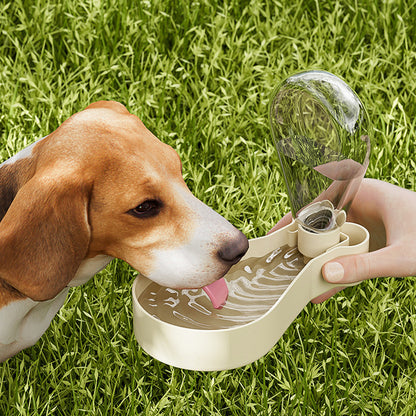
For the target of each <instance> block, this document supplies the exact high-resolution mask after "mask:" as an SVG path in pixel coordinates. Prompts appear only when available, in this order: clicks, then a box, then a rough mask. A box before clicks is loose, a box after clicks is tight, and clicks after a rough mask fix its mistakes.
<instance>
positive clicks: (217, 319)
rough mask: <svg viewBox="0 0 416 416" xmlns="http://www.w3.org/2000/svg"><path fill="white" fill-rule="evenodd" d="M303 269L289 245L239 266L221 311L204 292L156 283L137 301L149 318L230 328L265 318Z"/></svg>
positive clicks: (231, 275) (299, 256) (233, 271)
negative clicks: (172, 287) (177, 288)
mask: <svg viewBox="0 0 416 416" xmlns="http://www.w3.org/2000/svg"><path fill="white" fill-rule="evenodd" d="M304 266H305V263H304V259H303V256H302V254H300V253H299V251H298V250H297V248H296V247H295V248H290V247H289V246H287V245H285V246H283V247H280V248H278V249H276V250H273V251H272V252H270V253H268V254H267V255H265V256H263V257H258V258H255V257H252V258H249V259H247V260H243V261H241V262H239V263H238V264H237V266H234V268H233V269H231V271H230V272H229V273H228V274H227V276H226V281H227V285H228V290H229V295H228V300H227V302H226V304H225V306H224V307H223V308H222V309H214V308H213V306H212V304H211V301H210V299H209V298H208V296H207V295H206V293H205V292H204V291H203V290H202V289H187V290H175V289H170V288H166V287H162V286H159V285H158V284H157V283H151V284H149V286H147V288H146V289H145V290H144V291H143V292H142V294H141V295H140V296H139V299H138V300H139V303H140V304H141V306H142V307H143V308H144V309H145V310H146V311H147V312H148V313H149V314H151V315H152V316H154V317H156V318H158V319H160V320H162V321H165V322H168V323H170V324H173V325H176V326H181V327H185V328H192V329H206V330H210V329H211V330H216V329H225V328H231V327H233V326H239V325H244V324H247V323H249V322H252V321H254V320H255V319H257V318H260V317H261V316H262V315H264V314H265V313H266V312H267V311H268V310H269V309H270V308H271V307H272V306H273V305H274V304H275V303H276V301H277V300H278V299H279V297H280V296H281V295H282V294H283V293H284V291H285V290H286V289H287V288H288V286H289V285H290V283H291V282H292V281H293V279H294V278H295V277H296V276H297V275H298V274H299V272H300V271H301V270H302V269H303V267H304Z"/></svg>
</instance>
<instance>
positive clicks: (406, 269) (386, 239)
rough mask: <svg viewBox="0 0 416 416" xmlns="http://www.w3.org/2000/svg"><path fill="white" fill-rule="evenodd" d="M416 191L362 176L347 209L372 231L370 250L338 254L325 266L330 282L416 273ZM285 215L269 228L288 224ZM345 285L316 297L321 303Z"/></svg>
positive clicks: (315, 300)
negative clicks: (354, 253) (344, 254)
mask: <svg viewBox="0 0 416 416" xmlns="http://www.w3.org/2000/svg"><path fill="white" fill-rule="evenodd" d="M415 212H416V193H415V192H412V191H409V190H406V189H403V188H400V187H398V186H395V185H391V184H389V183H387V182H383V181H379V180H375V179H363V181H362V183H361V186H360V188H359V190H358V192H357V195H356V196H355V198H354V201H353V203H352V205H351V207H350V209H349V211H348V215H347V220H348V221H351V222H355V223H357V224H361V225H362V226H364V227H365V228H367V230H368V231H369V233H370V252H369V253H365V254H358V255H352V256H345V257H338V258H337V259H334V260H331V261H329V262H328V263H326V264H325V265H324V266H323V267H322V275H323V277H324V279H325V280H326V281H328V282H330V283H338V284H339V283H341V284H342V283H353V282H360V281H362V280H366V279H371V278H374V277H386V276H392V277H405V276H413V275H415V274H416V215H415ZM291 220H292V217H291V214H288V215H285V216H284V217H283V218H282V219H281V220H280V221H279V222H278V223H277V224H276V225H275V226H274V227H273V228H272V230H271V231H270V232H272V231H275V230H277V229H279V228H282V227H283V226H285V225H287V224H289V223H290V222H291ZM342 289H343V288H342V287H341V288H339V287H337V288H334V289H332V290H330V291H329V292H326V293H324V294H322V295H320V296H318V297H317V298H315V299H313V300H312V302H313V303H320V302H323V301H325V300H326V299H328V298H330V297H331V296H333V295H334V294H335V293H337V292H339V291H340V290H342Z"/></svg>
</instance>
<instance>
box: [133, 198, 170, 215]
mask: <svg viewBox="0 0 416 416" xmlns="http://www.w3.org/2000/svg"><path fill="white" fill-rule="evenodd" d="M161 207H162V203H161V202H160V201H157V200H156V199H148V200H147V201H144V202H142V203H141V204H140V205H137V207H136V208H133V209H131V210H130V211H129V214H131V215H133V216H135V217H137V218H149V217H154V216H155V215H157V214H159V212H160V209H161Z"/></svg>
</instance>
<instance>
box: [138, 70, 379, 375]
mask: <svg viewBox="0 0 416 416" xmlns="http://www.w3.org/2000/svg"><path fill="white" fill-rule="evenodd" d="M269 117H270V125H271V131H272V136H273V140H274V142H275V145H276V149H277V152H278V156H279V162H280V166H281V168H282V173H283V178H284V181H285V184H286V189H287V195H288V198H289V202H290V206H291V211H292V216H293V218H295V220H294V221H293V222H292V223H291V224H290V225H288V226H286V227H284V228H282V229H280V230H278V231H275V232H274V233H272V234H270V235H268V236H266V237H261V238H256V239H253V240H250V245H249V250H248V251H247V253H246V255H245V256H244V258H243V259H242V260H241V261H240V262H239V263H238V264H236V265H234V266H233V267H232V268H231V269H230V271H229V272H228V273H227V275H226V276H225V281H226V282H227V286H228V289H229V297H228V300H227V302H226V303H225V306H224V307H223V309H221V310H215V309H214V308H213V307H212V305H211V304H210V302H209V299H208V297H207V296H206V295H205V294H204V293H203V292H202V291H199V292H198V291H196V292H191V291H188V292H187V293H186V296H185V295H184V296H182V294H180V293H178V292H176V293H174V291H172V292H169V289H166V290H165V289H161V291H162V292H163V296H161V297H160V296H159V289H153V287H154V286H151V285H154V283H152V282H150V281H149V280H147V279H146V278H144V277H138V278H137V279H136V280H135V282H134V284H133V307H134V332H135V335H136V338H137V340H138V342H139V344H140V345H141V346H142V348H143V349H144V350H145V351H147V352H148V353H149V354H150V355H152V356H153V357H155V358H157V359H158V360H160V361H163V362H165V363H167V364H171V365H174V366H177V367H181V368H186V369H191V370H225V369H231V368H236V367H240V366H244V365H246V364H249V363H251V362H253V361H255V360H257V359H258V358H259V357H261V356H263V355H264V354H266V353H267V352H268V351H269V350H270V349H271V348H272V347H273V345H274V344H275V343H276V342H277V341H278V339H279V338H280V337H281V336H282V334H283V333H284V332H285V331H286V329H287V328H288V326H289V325H290V323H291V322H292V321H293V320H294V319H295V318H296V316H297V315H298V314H299V313H300V312H301V311H302V309H303V308H304V307H305V306H306V304H307V303H308V302H309V301H310V300H311V299H313V298H315V297H317V296H319V295H321V294H323V293H325V292H327V291H329V290H331V289H333V288H334V287H336V286H337V285H334V284H330V283H327V282H326V281H325V280H324V279H323V277H322V274H321V269H322V266H323V265H324V264H325V263H326V262H327V261H329V260H331V259H334V258H337V257H339V256H345V255H352V254H359V253H364V252H366V251H368V246H369V235H368V232H367V230H365V229H364V228H363V227H361V226H359V225H357V224H353V223H348V222H345V220H346V213H345V212H346V210H348V208H349V207H350V206H351V204H352V201H353V199H354V196H355V194H356V192H357V190H358V188H359V186H360V183H361V180H362V178H363V177H364V174H365V171H366V169H367V166H368V163H369V156H370V149H371V145H370V137H369V136H370V133H369V132H370V122H369V119H368V115H367V113H366V111H365V109H364V106H363V105H362V103H361V101H360V100H359V98H358V96H357V95H356V94H355V93H354V91H352V90H351V88H350V87H349V86H348V85H347V84H346V83H345V82H344V81H342V80H341V79H339V78H338V77H336V76H335V75H333V74H330V73H328V72H325V71H306V72H302V73H299V74H295V75H293V76H291V77H289V78H287V79H286V80H284V81H283V82H282V84H281V85H280V86H279V88H277V89H276V91H275V93H274V95H273V97H272V100H271V103H270V108H269ZM170 293H171V294H172V296H170ZM210 297H211V298H212V296H210ZM216 303H218V304H220V302H216ZM180 306H184V309H183V311H182V309H181V310H180ZM175 308H176V309H175ZM173 310H174V312H172V311H173Z"/></svg>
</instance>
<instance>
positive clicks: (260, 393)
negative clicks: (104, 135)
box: [0, 0, 416, 415]
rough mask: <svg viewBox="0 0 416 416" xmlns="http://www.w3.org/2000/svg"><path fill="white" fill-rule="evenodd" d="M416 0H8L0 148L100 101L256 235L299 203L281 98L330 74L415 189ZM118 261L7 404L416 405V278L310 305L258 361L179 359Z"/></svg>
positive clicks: (154, 407)
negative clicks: (168, 353) (284, 158)
mask: <svg viewBox="0 0 416 416" xmlns="http://www.w3.org/2000/svg"><path fill="white" fill-rule="evenodd" d="M415 4H416V2H415V1H414V0H412V1H405V0H386V1H379V0H376V1H370V0H367V1H358V0H355V1H322V2H321V1H318V0H316V1H313V0H304V1H301V0H299V1H293V0H281V1H277V0H270V1H267V0H253V1H246V0H239V1H234V0H224V1H220V0H199V1H190V0H188V1H184V0H176V1H174V0H154V1H150V0H141V1H128V0H119V1H115V0H114V1H105V0H103V1H100V0H84V1H82V2H79V1H76V0H63V1H61V2H50V1H47V0H36V1H33V0H32V1H24V0H13V1H4V0H3V1H0V96H1V100H0V109H1V110H0V161H1V160H5V159H7V158H8V157H10V156H11V155H13V154H14V153H16V152H17V151H18V150H20V149H22V148H23V147H25V146H26V145H28V144H30V143H31V142H33V141H34V140H36V139H38V138H39V137H43V136H44V135H46V134H48V133H50V132H51V131H53V130H54V129H55V128H57V127H58V125H59V124H60V123H62V122H63V121H64V120H65V119H66V118H67V117H69V116H70V115H71V114H73V113H74V112H77V111H80V110H82V109H83V108H84V107H86V106H87V105H88V104H89V103H91V102H93V101H96V100H99V99H114V100H118V101H120V102H122V103H124V104H125V105H126V106H127V107H128V108H129V110H130V111H131V112H132V113H135V114H137V115H138V116H139V117H141V118H142V120H143V121H144V123H145V124H146V125H147V127H148V128H149V129H150V130H152V131H153V132H154V133H155V134H156V135H157V136H158V137H159V138H160V139H161V140H162V141H164V142H166V143H168V144H170V145H172V146H173V147H174V148H175V149H176V150H177V151H178V153H179V154H180V156H181V158H182V160H183V165H184V176H185V179H186V182H187V183H188V185H189V187H190V189H191V190H192V191H193V192H194V193H195V195H196V196H197V197H198V198H200V199H201V200H202V201H204V202H205V203H207V204H208V205H210V206H211V207H212V208H214V209H215V210H217V211H218V212H219V213H221V214H222V215H224V216H225V217H226V218H227V219H228V220H229V221H231V222H232V223H233V224H234V225H236V226H237V227H238V228H240V229H241V230H242V231H243V232H244V233H246V235H247V236H248V237H250V238H252V237H255V236H260V235H263V234H264V233H265V232H266V231H267V230H268V229H270V228H271V227H272V225H273V224H274V223H275V222H276V221H277V220H278V219H279V218H280V217H281V216H282V215H283V214H284V213H285V212H287V211H288V206H289V205H288V201H287V196H286V192H285V189H284V185H283V181H282V178H281V175H280V173H279V168H278V162H277V156H276V153H275V150H274V148H273V145H272V141H271V136H270V131H269V126H268V120H267V106H268V102H269V97H270V94H271V92H272V90H273V89H274V88H275V86H276V85H277V84H278V83H279V82H280V81H281V80H282V79H283V78H285V77H286V76H288V75H289V74H291V73H293V72H295V71H299V70H304V69H318V68H319V69H325V70H328V71H330V72H333V73H335V74H337V75H339V76H341V77H342V78H343V79H345V80H346V81H347V82H348V83H349V84H350V85H351V87H352V88H353V89H355V90H356V92H357V93H358V94H359V95H360V97H361V99H362V101H363V102H364V103H365V105H366V107H367V109H368V112H369V114H370V117H371V119H372V121H373V124H374V137H373V149H374V150H373V153H372V158H371V162H370V167H369V170H368V175H367V176H370V177H376V178H379V179H384V180H387V181H389V182H392V183H395V184H398V185H401V186H404V187H407V188H409V189H413V190H416V185H415V168H416V166H415V161H414V152H415V144H414V143H415V118H414V114H415V110H416V104H415V103H416V100H415V98H416V97H415V91H416V89H415V87H416V81H415V75H414V68H415V67H416V49H415V41H416V31H415V21H416V7H415ZM135 276H136V273H135V271H134V270H132V269H130V268H129V267H128V266H127V265H126V264H124V263H122V262H120V261H113V262H112V263H111V264H110V265H109V266H108V267H107V268H106V269H105V270H104V271H103V272H101V273H100V274H99V275H97V276H96V277H95V278H94V279H93V280H92V281H91V282H90V283H88V284H87V285H85V286H83V287H82V288H77V289H74V290H72V291H71V293H70V295H69V297H68V300H67V302H66V304H65V306H64V307H63V308H62V310H61V311H60V312H59V314H58V316H57V318H56V319H55V320H54V321H53V323H52V325H51V327H50V328H49V330H48V331H47V332H46V334H45V335H44V336H43V337H42V338H41V340H40V341H39V342H38V343H37V344H36V345H35V346H34V347H32V348H30V349H27V350H25V351H24V352H21V353H20V354H18V355H17V356H16V357H14V358H12V359H10V360H9V361H7V362H6V363H3V364H0V414H1V415H84V414H91V415H139V414H143V415H165V414H166V415H278V414H282V415H361V414H362V415H373V414H374V415H415V414H416V410H415V407H416V406H415V402H416V400H415V399H416V398H415V392H416V366H415V364H416V356H415V353H416V346H415V341H416V306H415V299H416V288H415V281H414V279H412V278H408V279H377V280H373V281H369V282H365V283H362V284H361V285H359V286H358V287H356V288H352V289H348V290H345V291H344V292H342V293H340V294H338V295H337V296H335V297H333V298H331V299H330V300H328V301H327V302H325V303H324V304H322V305H316V306H313V305H308V306H307V307H306V308H305V310H304V311H303V312H302V313H301V314H300V315H299V316H298V318H297V319H296V320H295V321H294V322H293V324H292V325H291V326H290V328H289V329H288V331H287V332H286V333H285V335H284V336H283V337H282V338H281V339H280V340H279V342H278V343H277V345H276V346H275V347H274V348H273V349H272V350H271V351H270V353H269V354H268V355H266V356H265V357H263V358H262V359H260V360H258V361H257V362H255V363H253V364H251V365H248V366H246V367H245V368H241V369H237V370H233V371H224V372H214V373H202V372H195V371H185V370H180V369H177V368H173V367H170V366H167V365H164V364H161V363H160V362H157V361H156V360H154V359H152V358H151V357H149V356H148V355H147V354H146V353H144V352H143V351H142V350H141V349H140V348H137V344H136V342H135V339H134V336H133V328H132V312H131V299H130V288H131V284H132V281H133V279H134V278H135Z"/></svg>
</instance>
